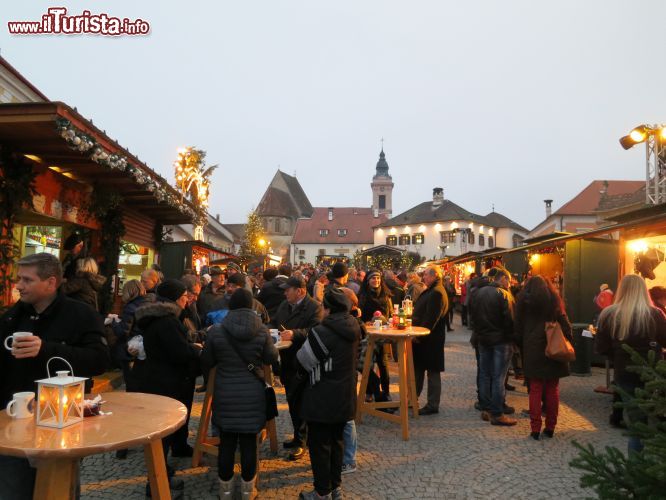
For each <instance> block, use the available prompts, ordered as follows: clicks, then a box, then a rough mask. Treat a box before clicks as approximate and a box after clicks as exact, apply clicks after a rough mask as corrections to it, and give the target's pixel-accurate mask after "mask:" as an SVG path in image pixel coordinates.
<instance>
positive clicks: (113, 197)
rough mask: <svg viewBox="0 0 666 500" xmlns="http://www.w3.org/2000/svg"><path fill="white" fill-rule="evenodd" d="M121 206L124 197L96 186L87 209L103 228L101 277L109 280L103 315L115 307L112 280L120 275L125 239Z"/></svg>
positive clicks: (104, 292)
mask: <svg viewBox="0 0 666 500" xmlns="http://www.w3.org/2000/svg"><path fill="white" fill-rule="evenodd" d="M122 206H123V197H122V195H120V194H119V193H118V192H116V191H110V190H106V189H103V188H101V187H99V186H95V187H94V189H93V192H92V194H91V196H90V201H89V203H88V205H87V207H86V212H87V213H88V215H89V216H92V217H94V218H95V220H97V222H99V224H100V231H99V235H100V245H101V247H102V256H103V259H102V262H101V263H100V274H103V275H104V276H106V277H107V281H106V283H105V284H104V288H102V291H101V294H100V298H99V307H100V311H101V312H102V314H104V315H106V314H107V313H108V312H109V311H110V310H111V307H112V306H113V296H112V285H113V277H114V276H115V274H116V273H117V272H118V259H119V256H120V248H121V240H122V237H123V236H125V224H124V223H123V210H122Z"/></svg>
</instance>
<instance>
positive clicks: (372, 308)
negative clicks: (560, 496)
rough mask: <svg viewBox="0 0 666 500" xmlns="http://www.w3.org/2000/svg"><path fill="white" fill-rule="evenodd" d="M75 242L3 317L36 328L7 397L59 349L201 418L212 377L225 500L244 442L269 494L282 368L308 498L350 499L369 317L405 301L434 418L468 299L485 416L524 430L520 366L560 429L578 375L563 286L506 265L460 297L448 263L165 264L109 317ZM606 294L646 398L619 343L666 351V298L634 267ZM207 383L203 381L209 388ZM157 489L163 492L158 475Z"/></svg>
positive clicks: (384, 355)
mask: <svg viewBox="0 0 666 500" xmlns="http://www.w3.org/2000/svg"><path fill="white" fill-rule="evenodd" d="M75 243H76V244H75V245H73V246H72V247H71V249H72V251H71V252H70V254H69V255H68V257H67V259H66V261H65V262H64V264H65V269H63V266H62V265H61V263H60V262H59V261H58V259H57V258H55V257H54V256H52V255H50V254H46V253H44V254H35V255H31V256H29V257H25V258H23V259H21V260H20V261H19V262H18V263H17V268H18V281H17V285H16V288H17V290H18V292H19V293H20V300H19V301H18V302H17V303H16V304H15V305H14V306H12V307H11V308H10V309H9V310H8V311H7V312H6V313H5V314H4V315H3V316H2V318H0V333H1V334H2V337H3V339H4V338H6V337H7V336H9V335H12V333H13V332H16V331H27V332H32V335H31V336H27V337H22V338H20V339H17V340H16V341H15V342H14V344H13V347H12V350H11V351H3V352H2V353H0V356H2V360H1V361H2V363H1V364H0V399H2V401H1V403H2V404H3V405H6V404H7V402H8V401H9V400H10V399H11V397H12V394H13V393H15V392H18V391H25V390H34V380H36V379H38V378H42V377H43V376H44V373H43V372H44V367H45V361H46V360H47V359H49V358H50V357H52V356H60V357H63V358H65V359H67V360H68V361H69V362H70V363H71V364H72V366H73V368H74V370H75V372H76V374H77V375H81V376H86V377H92V376H94V375H98V374H100V373H102V372H103V371H105V370H106V369H108V367H109V366H110V365H113V366H115V367H116V368H118V369H121V370H122V374H123V377H124V381H125V388H126V390H127V391H130V392H146V393H152V394H158V395H163V396H168V397H171V398H174V399H177V400H178V401H180V402H182V403H183V404H184V405H185V406H186V408H187V420H188V421H189V416H190V412H191V409H192V402H193V398H194V394H195V391H204V390H205V387H206V384H207V383H213V405H212V407H213V414H212V423H213V429H214V432H215V433H217V435H219V436H220V438H221V440H220V442H221V444H220V447H219V454H218V475H219V494H220V498H223V499H231V498H233V497H234V489H235V488H236V486H235V482H236V480H235V477H234V461H235V454H236V451H237V450H240V466H241V474H240V478H239V480H238V481H239V485H238V486H239V489H240V493H241V495H242V498H244V499H245V498H247V499H251V498H254V497H255V496H256V484H255V483H256V473H257V434H258V433H259V432H260V431H261V430H262V429H263V428H264V427H265V425H266V419H267V415H266V390H265V389H266V387H265V382H264V380H265V379H266V376H265V375H266V374H265V373H263V370H264V367H271V368H270V369H272V370H273V371H275V373H277V374H279V377H280V380H281V382H282V384H283V386H284V388H285V393H286V399H287V403H288V409H289V415H290V420H291V425H292V430H293V433H292V436H291V437H290V438H289V439H287V440H285V441H284V443H283V446H284V448H285V449H286V450H287V451H288V459H289V460H299V459H301V458H302V457H303V456H304V455H305V451H306V448H307V449H308V451H309V457H310V464H311V467H312V473H313V485H314V488H313V489H312V490H309V491H304V492H302V493H301V495H300V498H304V499H318V498H342V487H341V485H342V475H343V474H346V473H351V472H354V471H356V468H357V464H356V447H357V442H356V440H357V438H356V428H355V424H354V420H353V419H354V417H355V414H356V401H357V399H356V398H357V394H356V392H357V379H358V373H359V372H360V371H361V370H362V368H363V367H362V360H363V359H364V351H365V346H366V345H367V338H366V337H367V332H366V324H367V323H369V322H371V321H373V320H375V319H377V318H380V319H382V320H384V321H386V320H388V318H390V317H391V315H392V314H394V313H395V310H396V306H397V307H398V308H399V307H400V306H401V304H402V302H403V300H404V299H405V298H406V297H407V298H411V300H412V301H413V305H414V306H413V313H412V324H413V325H414V326H423V327H425V328H427V329H428V330H430V334H429V335H427V336H425V337H422V338H420V339H418V340H415V341H414V345H413V357H414V372H415V380H416V390H417V393H418V394H419V395H420V394H421V392H422V391H423V389H424V386H425V382H426V380H427V391H426V398H425V399H426V403H425V405H424V406H423V407H422V408H420V409H419V414H420V415H433V414H437V413H438V412H439V409H440V401H441V396H442V395H441V392H442V389H441V379H442V372H443V371H444V368H445V363H444V361H445V360H444V344H445V340H446V333H447V332H448V331H452V328H451V324H452V318H453V311H454V306H453V304H454V301H456V302H458V303H459V304H460V307H459V310H460V312H461V319H462V324H463V325H466V326H468V327H469V328H470V329H471V330H472V332H473V333H472V336H471V339H470V341H471V344H472V346H473V348H474V351H475V355H476V360H477V378H476V384H477V401H476V403H475V404H474V407H475V408H476V409H477V410H479V411H480V415H481V418H482V419H483V420H484V421H488V422H489V423H490V424H492V425H495V426H513V425H515V424H516V422H517V421H516V419H515V418H513V417H512V416H511V415H512V414H513V413H515V409H514V408H512V407H510V406H508V405H507V404H506V390H507V388H508V389H511V386H510V385H509V384H508V382H507V380H508V372H509V368H510V366H511V364H512V362H513V367H514V369H515V370H516V373H519V372H520V373H522V376H523V377H524V379H525V383H526V385H527V387H528V391H529V414H530V427H531V429H530V430H531V433H530V436H531V438H533V439H535V440H539V439H541V438H542V437H547V438H553V437H554V433H555V429H556V425H557V418H558V408H559V379H560V378H562V377H566V376H567V375H568V374H569V371H568V363H566V362H563V361H557V360H555V359H551V358H549V357H547V356H546V354H545V351H546V343H547V337H546V334H545V329H546V326H547V325H549V324H557V325H558V327H559V330H560V331H561V332H562V334H563V336H564V337H565V338H567V339H568V340H569V341H572V328H571V324H570V322H569V319H568V318H567V314H566V310H565V307H564V303H563V301H562V299H561V296H560V293H559V292H558V290H557V289H556V288H555V287H554V285H553V283H552V282H551V281H549V280H545V279H543V278H542V277H540V276H532V277H529V278H528V279H526V280H525V281H524V282H523V283H522V284H521V285H520V287H517V286H516V283H513V286H512V276H511V275H510V274H509V273H508V272H507V270H506V269H504V268H502V267H493V268H491V269H489V270H488V271H486V272H485V273H484V274H483V275H480V276H477V275H475V274H472V275H471V276H470V277H469V278H468V279H467V280H466V281H465V282H464V283H463V284H462V286H461V287H460V292H461V293H458V292H457V290H456V287H455V285H454V283H453V281H452V279H451V277H450V276H443V275H442V270H441V268H440V267H438V266H429V267H427V268H425V269H423V270H422V271H421V272H419V273H417V272H409V273H408V272H403V271H400V272H397V273H396V272H394V271H392V270H379V269H368V270H360V269H353V268H351V269H350V268H349V267H348V266H347V265H346V264H344V263H342V262H337V263H335V264H333V265H332V266H331V267H330V268H315V267H313V266H290V265H281V266H279V267H277V268H272V267H271V268H267V269H265V270H263V271H262V272H259V273H256V274H254V275H248V274H245V273H244V272H243V270H242V269H241V268H240V267H239V266H238V265H237V264H235V263H233V262H232V263H230V264H228V265H227V266H226V268H225V269H222V268H221V267H217V266H211V267H207V268H205V269H203V270H202V273H201V274H200V275H198V274H197V273H195V272H194V271H192V270H185V271H184V272H183V275H182V276H181V277H180V278H179V279H164V277H163V276H162V275H161V273H160V270H159V267H157V266H155V267H152V268H150V269H146V270H145V271H143V273H142V274H141V277H140V279H138V280H137V279H133V280H128V281H127V282H125V283H124V286H123V288H122V291H121V298H122V309H121V311H120V314H118V315H114V314H109V315H108V316H106V317H102V316H101V314H99V313H100V304H99V296H98V294H99V292H100V289H101V287H102V286H103V285H104V282H105V278H104V277H103V276H100V275H99V271H98V269H97V264H96V262H95V260H94V259H92V258H90V257H85V256H84V255H83V254H82V253H81V252H80V249H79V250H77V245H78V242H75ZM65 275H66V276H67V278H65V277H64V276H65ZM607 288H608V287H607V286H606V288H604V287H603V286H602V287H601V289H600V294H599V296H598V297H595V303H598V304H599V307H600V314H599V317H598V333H597V345H598V350H599V352H601V353H603V354H606V355H608V356H610V357H612V358H613V360H614V363H615V377H616V383H617V384H618V385H619V386H620V387H622V388H623V389H624V390H625V391H627V392H629V393H631V392H633V391H634V390H635V389H636V388H637V387H640V385H641V381H640V379H638V378H637V377H636V375H635V374H632V373H630V372H628V371H627V370H626V365H627V363H628V355H627V354H626V352H624V351H623V350H622V349H621V348H620V345H621V344H622V343H628V344H629V345H631V346H632V347H633V348H635V349H636V350H637V351H638V352H640V353H641V354H643V355H645V354H646V352H647V351H648V350H650V349H655V348H656V347H655V346H664V345H666V316H664V312H663V304H662V303H661V302H659V300H660V299H661V300H663V302H664V303H666V294H662V295H663V296H662V295H659V293H660V290H656V291H654V293H653V297H652V298H651V297H650V295H649V294H648V290H647V287H646V285H645V282H644V281H643V280H642V279H641V278H640V277H638V276H634V275H631V276H626V277H625V278H624V279H623V280H622V281H621V283H620V286H619V288H618V291H617V293H616V294H615V295H613V294H612V293H610V298H609V293H608V292H607ZM602 294H603V295H602ZM653 304H658V305H659V307H655V306H654V305H653ZM602 305H603V307H601V306H602ZM271 329H276V330H278V331H279V338H280V342H283V343H284V344H285V345H287V343H289V346H288V347H286V348H284V349H281V350H280V351H279V353H278V350H277V348H276V345H275V343H274V342H275V339H274V338H273V337H272V336H271V335H270V333H269V330H271ZM391 354H392V349H391V343H390V342H386V341H385V342H378V343H377V344H376V347H375V351H374V352H373V353H372V358H371V359H372V369H371V371H370V379H369V383H368V387H367V390H366V394H365V395H364V397H365V399H366V401H368V402H370V401H390V400H391V394H390V376H389V364H390V362H391ZM212 370H215V371H214V372H213V371H212ZM199 376H203V378H204V386H201V387H198V388H197V387H195V381H196V379H197V377H199ZM209 376H211V377H212V380H210V381H208V377H209ZM384 411H395V410H394V409H385V410H384ZM543 416H545V423H544V421H543ZM636 418H640V417H636ZM163 447H164V454H165V457H168V456H169V455H171V456H172V457H188V456H192V454H193V448H192V446H191V444H190V443H188V426H187V423H186V424H185V425H184V426H183V427H181V428H180V429H179V430H177V431H176V432H175V433H174V434H172V435H170V436H168V437H166V438H165V439H163ZM630 449H632V450H640V442H637V441H636V440H634V441H632V442H631V443H630ZM126 455H127V450H120V451H118V452H117V454H116V456H117V458H118V459H123V458H125V457H126ZM0 470H1V471H2V472H3V474H0V482H1V483H2V484H0V486H1V487H3V488H5V490H6V491H10V492H12V498H29V497H31V496H32V485H33V484H34V477H35V471H34V469H33V468H32V467H30V464H29V463H28V462H27V460H21V459H17V458H11V457H4V456H0ZM167 472H168V477H169V484H170V488H171V489H172V491H173V492H174V494H178V492H181V491H182V490H183V488H184V485H183V481H182V480H180V479H178V478H177V477H175V476H174V469H173V468H172V467H170V466H167ZM146 493H147V495H149V496H150V494H151V492H150V486H149V485H148V484H147V485H146Z"/></svg>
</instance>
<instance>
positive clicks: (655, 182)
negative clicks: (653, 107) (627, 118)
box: [620, 124, 666, 205]
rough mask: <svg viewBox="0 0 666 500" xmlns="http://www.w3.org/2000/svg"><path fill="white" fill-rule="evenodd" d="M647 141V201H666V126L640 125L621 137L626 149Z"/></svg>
mask: <svg viewBox="0 0 666 500" xmlns="http://www.w3.org/2000/svg"><path fill="white" fill-rule="evenodd" d="M642 142H644V143H645V151H646V154H645V159H646V161H645V203H646V204H647V205H660V204H662V203H666V126H665V125H663V124H661V125H645V124H643V125H639V126H638V127H635V128H634V129H633V130H632V131H631V132H629V134H628V135H625V136H624V137H622V138H621V139H620V145H621V146H622V147H623V148H624V149H630V148H632V147H634V146H635V145H636V144H640V143H642Z"/></svg>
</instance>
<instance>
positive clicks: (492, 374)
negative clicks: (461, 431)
mask: <svg viewBox="0 0 666 500" xmlns="http://www.w3.org/2000/svg"><path fill="white" fill-rule="evenodd" d="M510 280H511V276H510V275H509V272H508V271H507V270H506V269H503V268H497V270H496V273H495V275H494V278H493V281H492V282H491V283H490V284H489V285H488V286H485V287H482V288H479V289H478V290H477V291H476V294H475V296H474V303H473V307H472V317H473V320H474V321H473V328H474V334H475V337H476V340H477V342H478V349H479V400H480V405H481V410H482V413H481V417H482V418H483V419H484V420H490V423H491V424H493V425H516V420H515V419H513V418H509V417H507V416H506V415H504V413H503V411H504V407H505V396H506V389H505V386H504V383H505V380H506V374H507V371H508V370H509V362H510V361H511V356H512V355H513V351H514V348H513V346H514V338H513V304H514V300H513V297H512V296H511V292H510V291H509V284H510Z"/></svg>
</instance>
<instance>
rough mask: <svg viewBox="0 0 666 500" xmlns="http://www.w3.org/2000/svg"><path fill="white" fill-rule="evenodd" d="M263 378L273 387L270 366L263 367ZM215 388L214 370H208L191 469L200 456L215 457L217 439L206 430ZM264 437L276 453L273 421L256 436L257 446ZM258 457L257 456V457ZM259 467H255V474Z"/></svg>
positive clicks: (208, 425)
mask: <svg viewBox="0 0 666 500" xmlns="http://www.w3.org/2000/svg"><path fill="white" fill-rule="evenodd" d="M264 376H265V377H266V383H268V384H270V385H271V386H272V385H273V373H272V372H271V367H270V365H264ZM214 386H215V368H212V369H211V370H210V373H209V374H208V384H207V385H206V395H205V396H204V401H203V406H202V407H201V417H200V418H199V428H198V429H197V437H196V440H195V442H194V452H193V453H192V467H199V464H200V463H201V456H202V455H203V454H204V453H208V454H209V455H214V456H217V453H218V446H219V445H220V438H219V437H211V436H209V435H208V428H209V427H210V417H211V414H212V413H213V408H212V405H213V390H214ZM266 437H268V438H269V440H270V449H271V452H272V453H277V449H278V445H277V428H276V425H275V419H272V420H269V421H267V422H266V427H264V428H263V429H262V430H261V432H260V433H259V435H258V436H257V445H259V444H260V443H262V442H263V441H264V440H265V439H266ZM257 457H258V455H257ZM258 471H259V467H257V472H258Z"/></svg>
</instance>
